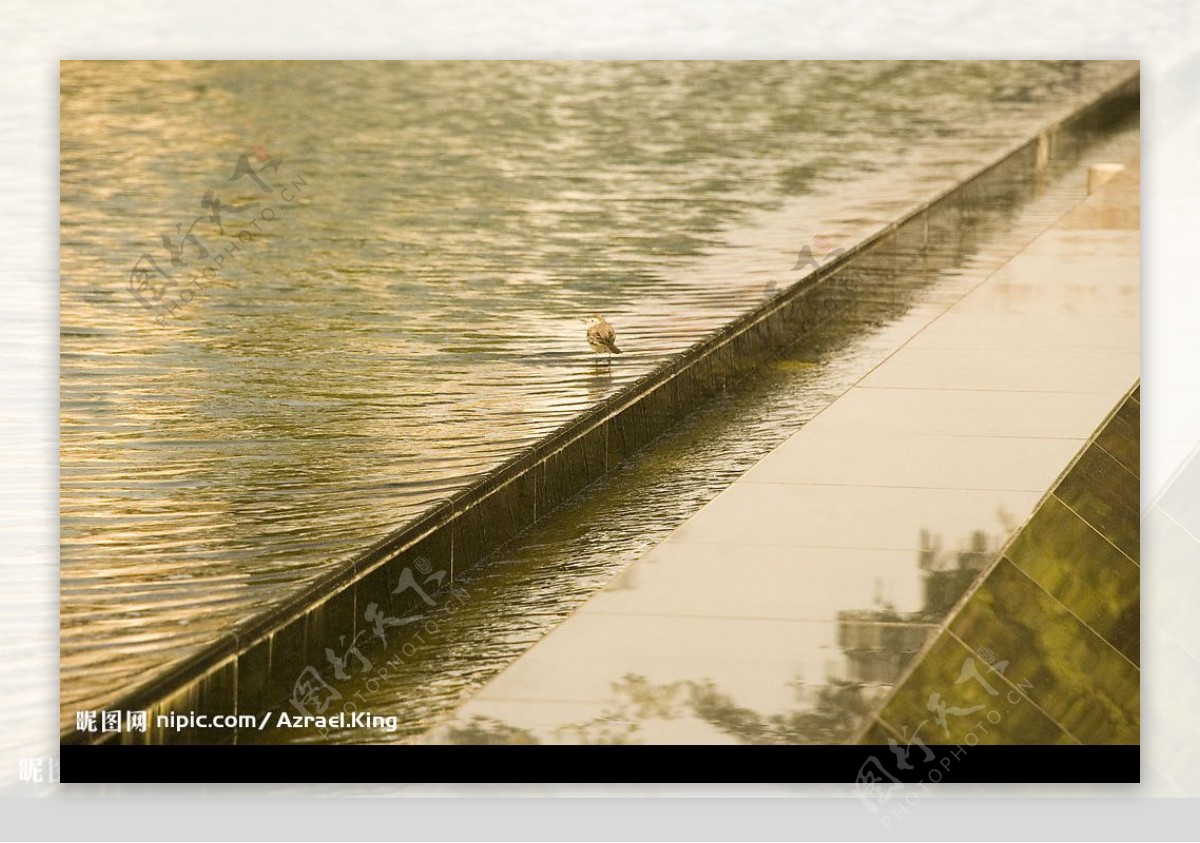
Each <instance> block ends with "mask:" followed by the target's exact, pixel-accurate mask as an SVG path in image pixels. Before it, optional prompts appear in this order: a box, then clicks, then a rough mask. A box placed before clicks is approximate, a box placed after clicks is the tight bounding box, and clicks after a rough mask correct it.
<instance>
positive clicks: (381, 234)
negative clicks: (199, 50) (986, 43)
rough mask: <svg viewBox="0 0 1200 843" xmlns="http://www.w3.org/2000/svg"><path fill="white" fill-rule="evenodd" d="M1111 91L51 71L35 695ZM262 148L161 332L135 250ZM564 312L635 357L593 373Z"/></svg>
mask: <svg viewBox="0 0 1200 843" xmlns="http://www.w3.org/2000/svg"><path fill="white" fill-rule="evenodd" d="M1124 72H1126V67H1125V66H1124V65H1121V64H1119V63H1113V64H1103V63H1097V64H1088V65H1083V66H1079V65H1073V64H1070V63H1054V62H1047V63H990V64H964V65H951V64H938V63H891V64H876V63H861V64H860V63H852V62H850V63H823V64H806V65H799V64H787V63H759V62H755V63H741V64H739V63H732V64H722V63H662V62H655V63H645V64H642V63H615V64H598V63H596V64H577V63H541V64H527V63H469V64H466V63H453V62H446V63H439V62H431V63H278V62H152V63H128V62H103V63H86V62H66V63H64V64H63V65H62V72H61V80H62V95H61V113H62V118H61V126H62V131H61V137H62V141H61V143H62V148H61V162H62V163H61V167H62V170H61V172H62V176H61V232H62V234H61V236H62V259H61V263H62V266H61V270H62V282H61V284H62V288H61V289H62V293H61V331H62V336H61V408H62V409H61V442H62V446H61V464H62V472H61V476H62V493H61V510H62V664H63V668H62V670H63V693H62V706H63V710H64V711H70V710H73V709H74V708H76V707H79V706H80V705H82V704H83V703H85V702H87V701H94V700H96V699H99V698H102V697H104V696H105V695H108V694H111V693H113V692H114V690H115V689H119V688H120V687H123V686H124V685H126V684H127V683H129V682H131V681H133V680H135V679H136V678H138V677H139V676H142V675H144V674H145V673H146V672H147V671H151V670H153V669H155V668H159V667H161V666H162V665H164V664H165V663H167V662H169V661H170V660H171V659H172V658H174V657H177V656H179V655H180V654H182V653H185V652H187V651H189V650H191V649H194V648H195V647H196V646H198V645H200V644H202V643H204V642H206V641H210V640H212V639H213V638H214V637H216V636H217V635H219V634H220V633H221V632H222V631H223V630H225V629H227V628H228V627H229V626H231V625H232V624H233V623H235V622H236V621H238V620H241V619H244V618H245V617H246V616H247V615H248V614H250V613H252V612H254V611H257V610H259V609H260V608H262V607H263V606H264V605H267V604H269V603H270V602H271V601H273V600H278V599H279V598H280V597H282V596H284V595H285V594H287V593H288V592H289V590H290V589H292V588H294V587H296V586H297V585H298V584H300V583H302V582H304V581H306V580H308V579H310V578H311V577H313V576H315V575H316V574H318V573H319V572H320V571H322V570H324V569H326V568H327V566H329V565H330V564H332V563H334V562H336V561H337V560H339V559H344V558H346V557H347V556H349V555H351V554H353V553H354V552H356V551H357V550H359V549H361V548H362V547H364V546H365V545H367V544H370V543H371V542H372V541H374V540H375V539H377V538H378V537H379V536H380V535H382V534H383V533H385V532H387V531H388V530H390V529H392V528H394V527H396V526H398V525H399V524H401V523H403V522H404V521H406V520H407V519H409V518H411V517H413V516H414V515H416V514H417V513H419V512H420V511H421V510H422V509H423V508H424V507H426V506H427V505H429V503H430V502H431V501H435V500H437V499H439V498H442V497H444V496H445V495H447V494H448V493H450V492H452V491H454V490H456V489H460V488H462V487H463V486H464V485H466V484H469V483H470V482H471V480H472V479H473V478H475V477H478V476H479V475H480V474H482V473H483V472H485V471H487V470H488V469H490V468H492V467H494V466H495V465H497V464H498V463H500V462H502V461H503V460H504V459H505V458H507V457H508V456H510V455H512V454H513V453H515V452H517V451H519V450H520V449H521V448H523V447H526V446H528V445H529V444H530V443H532V442H534V441H536V440H537V439H538V438H540V437H542V436H544V435H546V434H547V433H549V432H550V431H552V430H554V429H555V428H557V427H558V426H559V425H561V424H562V423H564V422H565V421H566V420H567V419H569V418H571V417H572V416H574V415H575V414H577V413H578V412H579V411H580V410H582V409H584V408H586V407H588V406H591V405H592V404H594V403H595V402H596V401H597V400H600V399H601V398H603V397H604V396H606V395H608V394H611V393H612V392H613V391H614V390H616V389H618V388H620V387H621V386H623V385H624V384H627V383H629V382H630V381H631V380H633V379H635V378H636V377H638V376H640V375H642V374H644V373H646V372H647V371H649V370H651V369H652V368H653V367H654V366H656V365H658V364H659V363H661V362H663V361H664V360H667V359H669V358H670V357H671V356H672V355H674V354H677V353H678V352H679V351H681V350H682V349H684V348H686V347H687V346H688V345H690V344H692V343H693V342H695V341H696V340H697V339H698V338H700V337H702V336H703V335H705V334H706V333H708V332H709V331H711V330H713V329H714V328H716V327H718V326H719V325H721V324H724V323H725V322H727V321H728V320H729V319H730V318H731V317H732V316H733V315H735V314H737V313H740V312H743V311H745V310H747V309H749V308H751V307H753V306H755V305H756V304H758V303H759V301H761V296H762V291H763V289H764V288H765V287H766V285H767V284H769V283H770V282H771V281H772V280H773V279H778V280H780V281H781V282H782V283H789V282H790V281H792V280H795V275H792V274H789V272H788V270H789V268H790V267H791V266H792V265H793V263H794V261H795V255H796V252H797V250H798V249H799V247H800V246H801V245H803V244H804V243H806V242H808V241H809V240H810V239H811V238H813V237H814V236H816V235H817V234H824V235H826V236H828V237H830V238H831V239H832V240H833V241H834V242H853V240H854V239H856V238H857V237H858V236H861V235H862V234H863V233H864V232H866V231H869V230H872V229H873V228H874V227H875V226H877V225H878V224H879V223H880V222H882V221H884V220H886V219H889V218H890V217H891V216H893V215H894V214H895V213H896V212H897V210H899V209H901V208H905V207H907V206H908V205H910V204H911V203H912V201H913V199H914V198H915V197H920V196H924V195H927V194H929V193H931V192H933V190H934V189H936V188H937V187H938V186H943V185H945V184H948V183H949V182H950V181H952V180H953V179H954V178H955V177H957V176H958V175H961V174H963V173H964V172H967V171H969V170H971V169H973V168H974V167H976V166H978V165H979V164H981V163H983V162H984V161H985V160H987V159H988V158H989V157H990V156H991V155H993V154H994V153H995V151H996V150H997V149H1000V148H1002V147H1003V146H1004V145H1005V144H1006V143H1008V142H1010V141H1011V140H1012V139H1014V138H1016V137H1019V136H1023V135H1024V134H1026V133H1027V132H1028V130H1029V129H1030V127H1032V126H1036V125H1040V124H1041V123H1042V122H1044V120H1045V119H1047V116H1048V115H1052V114H1054V113H1057V112H1058V111H1059V110H1061V109H1062V108H1064V107H1066V106H1067V105H1069V104H1071V103H1073V102H1075V101H1077V100H1078V99H1080V98H1081V96H1082V95H1084V94H1085V93H1087V92H1090V91H1094V90H1097V89H1099V88H1100V87H1101V86H1102V85H1104V84H1105V83H1106V82H1108V81H1111V80H1112V79H1114V78H1116V77H1117V76H1119V75H1121V74H1123V73H1124ZM980 102H983V103H985V104H986V107H985V108H982V109H981V108H980ZM258 147H261V148H262V150H263V151H265V152H266V153H268V154H269V156H271V157H272V158H274V157H278V158H281V159H282V161H283V163H282V165H281V168H280V169H279V173H286V174H287V178H289V179H294V178H296V177H300V178H302V179H303V180H304V182H305V184H306V186H305V188H304V190H303V191H301V192H299V193H298V194H297V195H296V197H295V198H294V200H293V201H283V200H282V199H274V198H273V200H272V203H271V205H270V207H272V208H273V209H274V211H275V214H276V218H275V219H274V220H273V221H271V222H270V224H269V225H266V224H264V229H265V231H264V233H261V234H257V235H256V236H255V238H254V240H253V242H252V243H244V244H243V248H242V251H241V253H240V254H239V255H238V257H237V259H236V260H230V261H229V262H228V263H227V264H226V265H225V266H223V267H222V268H221V271H220V272H219V273H217V274H216V277H215V279H214V280H212V281H211V282H210V283H208V284H207V285H205V287H204V290H203V293H202V294H201V295H198V296H197V297H196V298H195V299H194V300H193V301H191V302H189V303H187V305H186V306H184V307H182V308H181V309H180V311H179V314H178V318H175V317H174V316H171V317H169V318H166V319H164V320H163V321H164V324H163V325H159V324H156V322H155V319H154V317H155V315H162V314H161V313H160V312H156V311H151V310H148V309H146V308H144V307H142V306H141V305H140V304H139V303H138V302H137V301H136V300H135V299H134V298H133V297H132V296H131V295H130V294H129V292H128V289H127V279H128V277H129V274H130V268H131V266H132V265H133V264H134V262H135V261H136V260H137V259H138V257H139V255H141V254H143V253H145V252H149V251H155V250H159V251H161V250H160V248H159V244H160V238H161V236H162V235H163V234H167V235H170V236H172V237H173V238H174V239H175V241H176V242H178V241H179V240H180V238H181V235H182V232H184V231H186V230H187V229H188V226H189V225H190V224H191V223H192V221H193V220H195V219H196V218H198V217H201V216H202V215H205V214H206V213H207V211H206V210H205V208H204V207H202V205H201V200H202V198H203V195H204V193H205V191H208V190H211V191H213V192H214V194H215V195H216V196H218V197H219V199H220V201H222V202H225V203H232V204H234V205H237V204H249V203H251V202H253V201H258V200H262V199H263V196H262V195H261V194H260V193H256V192H254V190H253V187H252V185H251V183H250V181H249V180H247V179H242V180H239V181H238V182H236V183H233V184H231V183H230V181H229V178H230V174H231V173H232V172H234V166H235V162H236V161H237V160H238V158H239V156H242V155H254V156H255V161H256V166H258V164H257V153H256V148H258ZM238 218H239V216H238V215H237V214H229V215H227V216H226V217H225V221H226V224H228V225H229V226H230V230H231V231H232V230H233V229H234V224H235V223H234V221H235V220H237V219H238ZM176 226H180V227H181V228H179V229H177V228H176ZM211 228H212V225H211V223H210V222H209V221H208V220H207V218H205V219H201V220H200V221H199V222H198V223H197V229H196V230H204V231H205V232H206V233H205V235H204V236H205V237H206V238H207V239H206V241H204V242H207V243H211V244H212V251H213V252H214V253H215V252H216V249H217V247H218V246H219V247H221V248H223V247H224V246H225V245H227V244H228V242H229V237H228V236H226V237H225V238H224V239H221V235H220V234H219V232H217V233H215V234H214V233H213V232H212V231H211ZM194 253H195V250H191V251H189V252H188V253H187V254H194ZM591 312H599V313H604V314H605V315H606V316H608V318H609V319H610V320H611V321H612V322H613V323H614V325H616V327H617V330H618V332H619V335H620V336H621V338H622V345H623V347H627V350H628V353H627V354H624V355H622V356H621V358H620V359H619V361H618V362H615V363H614V366H613V368H612V370H611V371H610V372H609V371H605V372H600V373H598V372H597V371H596V370H595V367H594V361H593V360H592V355H591V353H590V351H589V350H588V349H587V347H586V345H585V344H584V343H583V342H582V332H581V331H580V329H579V327H578V322H577V318H578V317H579V316H580V315H584V314H587V313H591Z"/></svg>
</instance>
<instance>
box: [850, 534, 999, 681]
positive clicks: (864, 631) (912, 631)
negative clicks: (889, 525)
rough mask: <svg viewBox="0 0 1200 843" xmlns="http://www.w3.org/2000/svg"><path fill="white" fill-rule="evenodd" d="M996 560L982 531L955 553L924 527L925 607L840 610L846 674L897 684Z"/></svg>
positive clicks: (890, 606)
mask: <svg viewBox="0 0 1200 843" xmlns="http://www.w3.org/2000/svg"><path fill="white" fill-rule="evenodd" d="M993 558H995V551H994V550H993V542H992V540H991V537H989V536H988V535H987V533H984V532H983V531H982V530H976V531H975V532H974V533H973V534H972V535H971V538H970V541H969V543H968V545H967V547H966V548H965V549H963V550H959V551H956V552H954V553H948V552H946V551H944V550H943V549H942V543H941V538H940V537H935V536H931V535H930V534H929V532H928V531H925V530H922V531H921V550H920V553H919V557H918V564H919V566H920V569H921V571H922V572H923V573H924V585H925V589H924V591H925V599H924V605H923V606H922V608H921V609H919V610H918V611H916V612H897V611H896V609H895V607H894V606H892V605H891V604H890V603H885V604H883V605H882V607H881V608H878V609H858V610H847V611H843V612H838V615H837V619H838V647H839V648H840V649H841V650H842V651H843V652H844V653H845V655H846V671H847V678H848V679H851V680H854V681H858V682H863V683H865V684H870V685H874V684H879V685H892V684H895V682H896V680H897V679H899V678H900V674H901V672H903V670H904V668H905V667H906V666H907V665H908V663H909V662H910V661H911V660H912V658H913V656H915V655H916V654H917V652H918V651H919V650H920V649H921V647H923V646H924V645H925V642H926V641H927V640H928V639H929V637H930V636H931V635H932V634H933V632H934V631H935V630H936V629H937V625H938V623H939V622H940V621H941V620H942V619H943V618H944V617H945V616H946V614H947V613H948V612H949V611H950V609H951V608H952V607H953V606H954V604H955V603H956V602H957V601H958V599H959V598H960V597H962V595H963V594H964V593H966V590H967V589H968V588H969V587H970V586H971V583H973V582H974V581H975V578H976V577H977V576H979V573H980V572H981V571H982V570H983V569H984V568H986V567H987V566H988V564H989V563H990V562H991V561H992V559H993ZM877 600H878V598H877Z"/></svg>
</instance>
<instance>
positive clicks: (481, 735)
mask: <svg viewBox="0 0 1200 843" xmlns="http://www.w3.org/2000/svg"><path fill="white" fill-rule="evenodd" d="M446 740H447V742H449V743H455V744H534V743H537V742H538V739H537V738H535V737H534V736H533V733H532V732H528V731H526V730H525V729H518V728H517V727H516V726H510V725H508V724H507V723H502V722H501V721H499V720H496V719H494V718H492V717H478V716H476V717H472V718H471V720H470V722H468V723H467V724H466V725H465V726H452V727H450V730H449V731H448V732H447V734H446Z"/></svg>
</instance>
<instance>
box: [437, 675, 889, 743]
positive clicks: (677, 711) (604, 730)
mask: <svg viewBox="0 0 1200 843" xmlns="http://www.w3.org/2000/svg"><path fill="white" fill-rule="evenodd" d="M613 693H614V695H615V696H616V698H617V699H616V701H615V702H614V703H613V704H612V705H610V706H609V707H607V708H605V709H604V711H603V712H601V713H600V714H599V715H598V716H596V717H594V718H592V719H591V720H586V721H583V722H581V723H570V724H567V725H565V726H560V727H559V728H558V729H556V730H555V735H556V736H557V737H560V738H568V739H570V740H573V741H575V742H578V743H582V744H635V743H638V742H639V741H638V737H639V733H640V732H641V731H642V729H643V726H644V724H645V723H647V722H648V721H651V720H675V719H678V718H681V717H695V718H697V719H699V720H703V721H704V722H705V723H708V724H709V725H710V726H712V727H713V728H715V729H717V730H718V731H719V732H722V733H723V734H726V735H729V736H730V737H732V738H734V739H735V740H737V741H738V742H739V743H743V744H805V743H841V742H842V741H845V740H847V739H848V738H849V737H850V736H851V735H852V734H853V733H854V730H855V729H856V728H857V727H858V724H859V722H860V720H861V718H862V717H864V716H865V715H866V714H868V713H869V712H870V704H871V700H870V699H869V698H868V697H865V696H864V694H863V692H862V685H861V684H859V683H855V682H843V681H840V680H838V681H834V682H832V683H830V684H829V685H826V686H824V687H822V688H820V689H819V690H818V691H817V695H816V704H815V705H814V706H812V707H811V708H807V709H806V710H804V711H790V712H787V713H785V714H773V715H770V716H763V715H761V714H759V713H758V712H756V711H754V710H752V709H749V708H745V707H743V706H739V705H738V704H737V703H736V702H735V701H734V699H733V697H731V696H730V695H728V694H725V693H722V692H721V691H720V689H718V688H717V686H716V685H715V684H714V683H713V682H712V680H707V679H706V680H704V681H703V682H692V681H682V682H668V683H664V684H661V685H656V684H654V683H652V682H650V681H649V680H648V679H646V677H644V676H639V675H637V674H633V673H630V674H626V675H625V677H624V678H622V679H621V680H620V681H619V682H614V683H613ZM446 740H447V741H448V742H449V743H455V744H533V743H538V740H537V738H536V737H534V735H533V734H532V733H530V732H528V731H527V730H525V729H519V728H516V727H514V726H510V725H508V724H507V723H503V722H501V721H499V720H495V719H492V718H488V717H474V718H472V719H471V721H470V722H468V723H467V724H466V725H465V726H456V727H452V728H451V729H450V730H449V731H448V732H447V735H446Z"/></svg>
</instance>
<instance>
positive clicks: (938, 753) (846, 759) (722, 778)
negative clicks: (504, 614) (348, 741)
mask: <svg viewBox="0 0 1200 843" xmlns="http://www.w3.org/2000/svg"><path fill="white" fill-rule="evenodd" d="M929 749H930V752H932V753H933V755H934V757H933V758H932V759H931V760H926V756H925V754H924V753H923V751H922V750H921V748H920V747H919V746H916V747H913V748H912V749H910V750H909V753H908V756H907V759H906V760H905V761H904V765H906V766H907V767H908V768H909V769H903V766H904V765H901V764H900V763H899V760H900V759H899V757H898V756H897V753H896V752H895V751H894V750H893V749H891V748H890V747H888V746H886V745H885V746H433V745H416V746H410V745H403V744H400V745H394V746H388V745H383V744H376V745H365V746H353V745H334V744H317V745H313V744H308V745H267V744H263V745H255V744H245V745H224V746H222V745H163V746H136V745H120V744H112V745H96V746H87V745H66V744H64V745H63V746H62V747H61V753H62V755H61V758H62V781H63V782H93V783H142V782H146V783H150V782H154V783H158V782H187V783H196V784H200V783H204V784H210V783H211V784H215V783H222V782H223V783H257V782H263V783H287V784H299V783H335V784H356V783H364V782H408V781H411V779H409V778H405V777H406V776H413V775H416V776H419V777H420V779H419V780H420V781H421V782H438V783H445V782H459V781H462V782H481V781H489V782H496V783H528V782H531V781H535V782H540V781H544V780H547V779H548V780H551V781H562V782H572V783H597V782H604V783H608V782H621V783H655V784H660V783H661V784H665V783H688V784H690V783H709V782H712V783H764V784H765V783H771V784H778V783H783V782H794V783H824V782H851V783H854V782H858V783H870V782H872V781H876V782H879V783H881V784H882V785H883V786H887V785H889V784H891V783H892V782H909V783H916V782H923V783H929V784H938V783H942V782H949V783H996V782H1023V783H1046V782H1055V783H1088V784H1090V783H1137V782H1139V781H1140V780H1141V768H1140V752H1141V747H1140V746H1136V745H1132V746H982V745H977V746H972V747H967V746H938V745H931V746H930V747H929ZM530 776H534V777H535V778H533V779H530Z"/></svg>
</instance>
